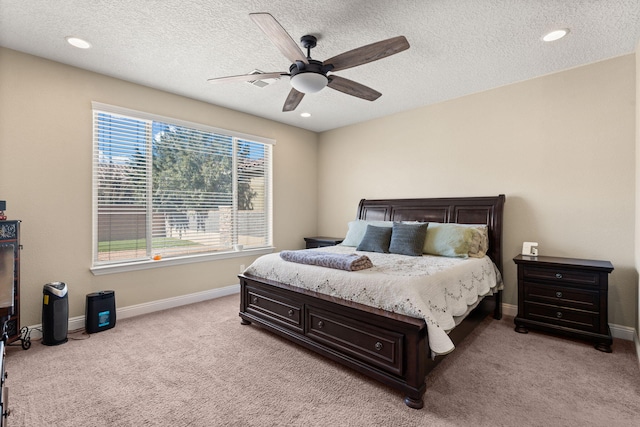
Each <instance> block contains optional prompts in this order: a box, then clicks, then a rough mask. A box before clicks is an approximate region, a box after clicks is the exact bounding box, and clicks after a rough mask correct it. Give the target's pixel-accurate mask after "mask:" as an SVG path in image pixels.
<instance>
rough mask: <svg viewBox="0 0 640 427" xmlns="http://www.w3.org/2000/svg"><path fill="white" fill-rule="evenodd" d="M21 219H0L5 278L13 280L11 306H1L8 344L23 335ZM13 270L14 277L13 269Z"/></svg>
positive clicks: (0, 239) (0, 313) (0, 246)
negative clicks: (21, 327)
mask: <svg viewBox="0 0 640 427" xmlns="http://www.w3.org/2000/svg"><path fill="white" fill-rule="evenodd" d="M20 248H21V247H20V221H0V250H1V251H2V254H3V261H1V262H2V266H1V268H2V270H3V272H4V274H3V279H2V280H7V281H12V284H13V298H12V302H13V303H12V304H11V307H5V308H0V316H2V317H3V318H5V319H6V324H5V332H6V334H7V344H10V343H12V342H13V341H16V340H17V339H19V338H20V337H21V333H20ZM10 270H12V271H13V278H11V277H7V276H11V271H10Z"/></svg>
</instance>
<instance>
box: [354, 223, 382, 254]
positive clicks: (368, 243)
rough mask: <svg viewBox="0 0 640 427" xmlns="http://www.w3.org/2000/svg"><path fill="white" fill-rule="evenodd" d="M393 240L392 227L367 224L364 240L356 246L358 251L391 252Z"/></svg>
mask: <svg viewBox="0 0 640 427" xmlns="http://www.w3.org/2000/svg"><path fill="white" fill-rule="evenodd" d="M390 242H391V227H376V226H374V225H367V231H366V232H365V233H364V237H363V238H362V241H361V242H360V244H359V245H358V247H357V248H356V250H357V251H366V252H382V253H385V254H386V253H389V243H390Z"/></svg>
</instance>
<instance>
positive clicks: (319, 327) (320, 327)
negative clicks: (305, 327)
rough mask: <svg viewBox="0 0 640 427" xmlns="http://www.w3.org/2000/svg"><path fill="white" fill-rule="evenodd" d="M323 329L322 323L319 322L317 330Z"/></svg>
mask: <svg viewBox="0 0 640 427" xmlns="http://www.w3.org/2000/svg"><path fill="white" fill-rule="evenodd" d="M322 328H324V322H323V321H322V320H321V321H319V322H318V329H322Z"/></svg>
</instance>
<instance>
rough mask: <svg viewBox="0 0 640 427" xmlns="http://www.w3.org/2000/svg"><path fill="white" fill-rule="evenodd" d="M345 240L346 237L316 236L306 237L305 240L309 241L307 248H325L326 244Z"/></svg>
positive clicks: (330, 244)
mask: <svg viewBox="0 0 640 427" xmlns="http://www.w3.org/2000/svg"><path fill="white" fill-rule="evenodd" d="M343 240H344V237H323V236H315V237H305V238H304V241H305V242H307V249H312V248H324V247H326V246H335V245H337V244H339V243H342V241H343Z"/></svg>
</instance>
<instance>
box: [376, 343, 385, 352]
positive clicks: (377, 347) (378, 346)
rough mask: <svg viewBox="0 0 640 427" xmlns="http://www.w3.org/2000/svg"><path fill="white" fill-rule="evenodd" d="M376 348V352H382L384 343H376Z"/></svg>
mask: <svg viewBox="0 0 640 427" xmlns="http://www.w3.org/2000/svg"><path fill="white" fill-rule="evenodd" d="M375 347H376V350H378V351H380V350H382V347H383V346H382V343H381V342H380V341H378V342H377V343H376V345H375Z"/></svg>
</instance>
